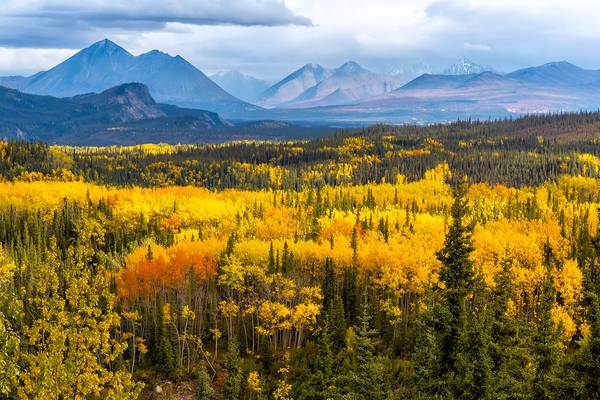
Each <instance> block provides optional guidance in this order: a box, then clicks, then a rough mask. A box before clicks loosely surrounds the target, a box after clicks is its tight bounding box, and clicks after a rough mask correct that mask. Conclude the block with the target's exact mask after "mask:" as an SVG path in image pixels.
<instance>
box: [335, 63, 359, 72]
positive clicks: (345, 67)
mask: <svg viewBox="0 0 600 400" xmlns="http://www.w3.org/2000/svg"><path fill="white" fill-rule="evenodd" d="M362 70H363V67H361V66H360V65H359V64H358V63H357V62H355V61H347V62H345V63H344V64H342V66H341V67H339V68H338V71H342V72H357V71H362Z"/></svg>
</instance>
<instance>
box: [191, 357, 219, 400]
mask: <svg viewBox="0 0 600 400" xmlns="http://www.w3.org/2000/svg"><path fill="white" fill-rule="evenodd" d="M210 381H211V379H210V375H209V374H208V371H207V370H206V362H205V361H204V360H202V361H200V363H199V364H198V372H197V375H196V385H197V386H196V399H197V400H210V399H211V398H212V397H213V395H214V393H215V391H214V389H213V388H212V386H211V384H210Z"/></svg>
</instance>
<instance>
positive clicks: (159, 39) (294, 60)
mask: <svg viewBox="0 0 600 400" xmlns="http://www.w3.org/2000/svg"><path fill="white" fill-rule="evenodd" d="M596 2H597V0H570V2H569V3H568V4H567V2H565V1H564V0H528V1H526V2H523V1H522V0H369V1H364V0H285V1H281V0H195V1H194V0H111V1H109V0H0V3H2V7H0V46H4V47H5V48H8V47H13V48H22V49H23V48H31V49H40V48H46V49H48V51H50V49H57V50H56V54H62V53H61V50H58V49H80V48H82V47H86V46H88V45H89V44H91V43H93V42H95V41H97V40H100V39H103V38H105V37H108V38H109V39H111V40H113V41H115V42H117V43H118V44H120V45H122V46H123V47H125V48H126V49H127V50H129V51H131V52H132V53H133V54H139V53H142V52H146V51H149V50H152V49H159V50H163V51H166V52H169V53H171V54H180V55H181V56H182V57H184V58H186V59H187V60H189V61H190V62H192V63H193V64H194V65H196V66H197V67H198V68H200V69H202V70H203V71H206V72H208V73H210V72H214V71H217V70H224V69H237V70H240V71H243V72H246V73H250V74H253V75H257V76H259V77H263V78H268V79H278V78H281V77H282V76H284V75H286V74H288V73H290V72H291V71H292V70H294V69H296V68H298V67H300V66H302V65H303V64H305V63H307V62H316V63H321V64H323V65H325V66H330V67H334V66H338V65H340V64H342V63H343V62H345V61H347V60H355V61H357V62H359V63H360V64H361V65H363V66H365V67H366V68H370V69H373V70H379V71H385V70H388V69H402V70H412V69H415V68H413V67H414V66H415V65H416V66H418V68H417V69H419V70H420V69H422V67H421V66H422V65H427V66H428V68H429V67H431V68H430V70H431V71H433V72H435V71H443V70H445V69H446V68H447V67H448V65H450V64H452V63H454V62H456V61H457V60H459V59H461V58H463V57H466V58H468V59H471V60H473V61H474V62H476V63H478V64H482V65H490V66H491V67H493V68H494V69H496V70H499V71H510V70H514V69H517V68H522V67H526V66H531V65H539V64H542V63H545V62H548V61H555V60H568V61H571V62H573V63H575V64H577V65H580V66H582V67H587V68H600V56H599V55H598V52H595V51H591V50H590V49H594V48H596V47H597V43H598V42H599V41H600V24H598V23H596V21H598V20H599V19H600V8H599V7H597V6H596ZM549 44H551V45H549ZM5 53H6V50H2V49H1V48H0V59H2V58H3V57H5ZM38 53H39V54H40V57H39V59H38V58H36V57H35V56H33V55H34V54H38ZM18 54H21V55H23V57H24V58H23V59H25V58H26V57H29V58H30V60H31V65H40V66H41V67H42V68H44V66H43V65H42V64H43V62H42V61H43V60H50V59H49V58H43V57H42V54H43V53H42V51H41V50H35V51H34V50H31V51H30V52H27V53H18ZM26 54H27V56H26ZM30 54H31V56H29V55H30ZM56 58H58V57H56ZM6 60H8V61H4V63H3V68H2V69H3V70H5V71H9V70H10V71H13V72H14V73H18V72H19V71H21V70H22V69H23V67H24V66H25V67H27V65H28V63H27V61H23V60H21V59H20V58H19V56H15V55H12V56H11V57H10V58H7V59H6ZM10 60H12V61H10ZM11 63H12V65H13V67H11ZM0 64H1V63H0ZM52 65H53V64H50V61H48V65H46V66H45V68H48V67H51V66H52Z"/></svg>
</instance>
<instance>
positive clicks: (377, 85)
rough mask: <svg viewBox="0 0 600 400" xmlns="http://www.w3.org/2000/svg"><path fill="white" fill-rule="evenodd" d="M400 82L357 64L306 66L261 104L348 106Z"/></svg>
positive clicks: (284, 80) (301, 106) (261, 100)
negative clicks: (334, 66)
mask: <svg viewBox="0 0 600 400" xmlns="http://www.w3.org/2000/svg"><path fill="white" fill-rule="evenodd" d="M399 82H400V78H399V77H397V78H394V77H390V76H386V75H380V74H376V73H374V72H371V71H368V70H366V69H365V68H363V67H362V66H360V65H359V64H358V63H357V62H355V61H348V62H345V63H344V64H342V65H341V66H340V67H338V68H336V69H327V68H323V67H322V66H320V65H318V64H307V65H305V66H304V67H302V68H301V69H299V70H297V71H295V72H294V73H292V74H290V75H288V76H287V77H286V78H284V79H283V80H281V81H280V82H278V83H276V84H275V85H274V86H273V87H271V88H270V89H268V90H267V91H265V93H264V94H263V96H262V98H261V99H260V100H259V104H261V105H265V106H271V107H274V106H276V107H281V108H309V107H322V106H329V105H336V104H347V103H353V102H357V101H360V100H363V99H366V98H368V97H371V96H376V95H381V94H383V93H387V92H390V91H392V90H393V89H395V88H396V87H398V86H399Z"/></svg>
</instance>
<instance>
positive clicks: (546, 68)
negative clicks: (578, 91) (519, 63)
mask: <svg viewBox="0 0 600 400" xmlns="http://www.w3.org/2000/svg"><path fill="white" fill-rule="evenodd" d="M506 76H507V77H509V78H512V79H516V80H519V81H521V82H526V83H529V84H535V85H541V86H569V85H585V84H587V83H591V82H594V81H596V80H599V79H600V71H599V70H588V69H583V68H580V67H578V66H576V65H573V64H571V63H568V62H566V61H558V62H551V63H547V64H544V65H540V66H537V67H530V68H524V69H519V70H517V71H514V72H511V73H510V74H507V75H506Z"/></svg>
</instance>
